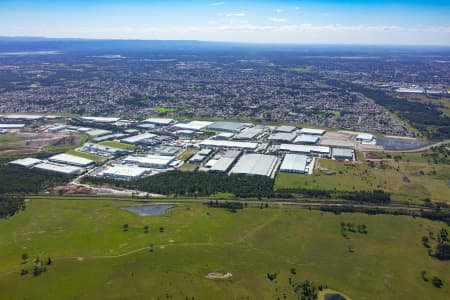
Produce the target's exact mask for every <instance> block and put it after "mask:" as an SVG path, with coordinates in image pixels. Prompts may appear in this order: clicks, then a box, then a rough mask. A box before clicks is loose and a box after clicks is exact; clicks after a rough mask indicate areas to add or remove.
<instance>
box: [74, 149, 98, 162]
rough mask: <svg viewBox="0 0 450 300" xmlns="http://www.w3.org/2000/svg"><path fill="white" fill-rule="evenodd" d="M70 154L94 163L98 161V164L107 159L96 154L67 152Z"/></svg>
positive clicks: (75, 151)
mask: <svg viewBox="0 0 450 300" xmlns="http://www.w3.org/2000/svg"><path fill="white" fill-rule="evenodd" d="M67 153H68V154H72V155H75V156H79V157H83V158H87V159H90V160H93V161H97V162H103V161H105V160H106V159H105V158H104V157H102V156H98V155H95V154H90V153H86V152H81V151H77V150H69V151H67Z"/></svg>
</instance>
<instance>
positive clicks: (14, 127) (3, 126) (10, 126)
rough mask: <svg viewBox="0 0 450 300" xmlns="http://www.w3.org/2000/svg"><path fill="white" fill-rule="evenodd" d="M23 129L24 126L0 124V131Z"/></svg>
mask: <svg viewBox="0 0 450 300" xmlns="http://www.w3.org/2000/svg"><path fill="white" fill-rule="evenodd" d="M23 127H25V124H0V128H1V129H18V128H23Z"/></svg>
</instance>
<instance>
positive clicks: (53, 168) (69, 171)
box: [33, 162, 84, 175]
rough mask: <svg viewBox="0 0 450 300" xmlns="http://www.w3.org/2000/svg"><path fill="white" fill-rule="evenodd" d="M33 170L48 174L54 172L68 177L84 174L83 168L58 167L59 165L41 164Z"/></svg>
mask: <svg viewBox="0 0 450 300" xmlns="http://www.w3.org/2000/svg"><path fill="white" fill-rule="evenodd" d="M33 169H37V170H41V171H47V172H53V173H61V174H66V175H79V174H81V173H83V172H84V169H83V168H80V167H75V166H69V165H57V164H51V163H45V162H44V163H40V164H37V165H35V166H34V167H33Z"/></svg>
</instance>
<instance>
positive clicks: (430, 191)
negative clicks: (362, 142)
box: [275, 154, 450, 201]
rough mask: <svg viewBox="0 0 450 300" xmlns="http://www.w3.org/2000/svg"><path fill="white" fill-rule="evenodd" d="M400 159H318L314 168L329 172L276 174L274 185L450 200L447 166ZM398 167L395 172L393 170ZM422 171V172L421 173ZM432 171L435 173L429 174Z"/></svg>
mask: <svg viewBox="0 0 450 300" xmlns="http://www.w3.org/2000/svg"><path fill="white" fill-rule="evenodd" d="M403 156H404V158H403V159H402V160H401V161H398V162H396V161H395V160H389V161H385V162H383V166H381V165H380V163H376V164H375V166H374V167H370V166H369V165H368V164H367V163H355V164H352V163H344V162H337V161H332V160H324V159H321V160H319V161H318V165H317V167H318V168H321V169H322V170H328V171H331V172H333V174H332V175H328V174H326V172H324V171H321V170H319V169H318V168H316V169H315V170H314V175H312V176H307V175H298V174H288V173H279V174H278V175H277V177H276V181H275V188H276V189H277V190H283V189H296V188H297V189H298V188H304V189H324V190H334V189H336V190H337V191H353V190H357V191H358V190H368V191H370V190H375V189H383V190H385V191H386V192H390V193H392V194H393V196H394V199H399V200H411V201H417V200H423V199H424V198H430V199H432V200H436V201H438V200H439V201H450V199H449V197H448V195H449V193H450V191H449V187H448V185H447V181H448V180H449V179H450V178H449V174H450V166H449V165H445V164H428V162H427V161H426V159H424V158H423V157H421V155H420V154H404V155H403ZM397 169H398V171H397ZM421 172H422V173H421ZM433 172H436V173H433Z"/></svg>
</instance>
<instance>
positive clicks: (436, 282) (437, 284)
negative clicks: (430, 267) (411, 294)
mask: <svg viewBox="0 0 450 300" xmlns="http://www.w3.org/2000/svg"><path fill="white" fill-rule="evenodd" d="M421 273H422V274H421V275H422V280H423V281H425V282H427V281H429V279H428V276H427V271H422V272H421ZM431 283H432V284H433V285H434V286H435V287H437V288H441V287H442V286H443V285H444V284H443V283H442V280H441V279H440V278H439V277H437V276H433V277H432V278H431Z"/></svg>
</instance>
